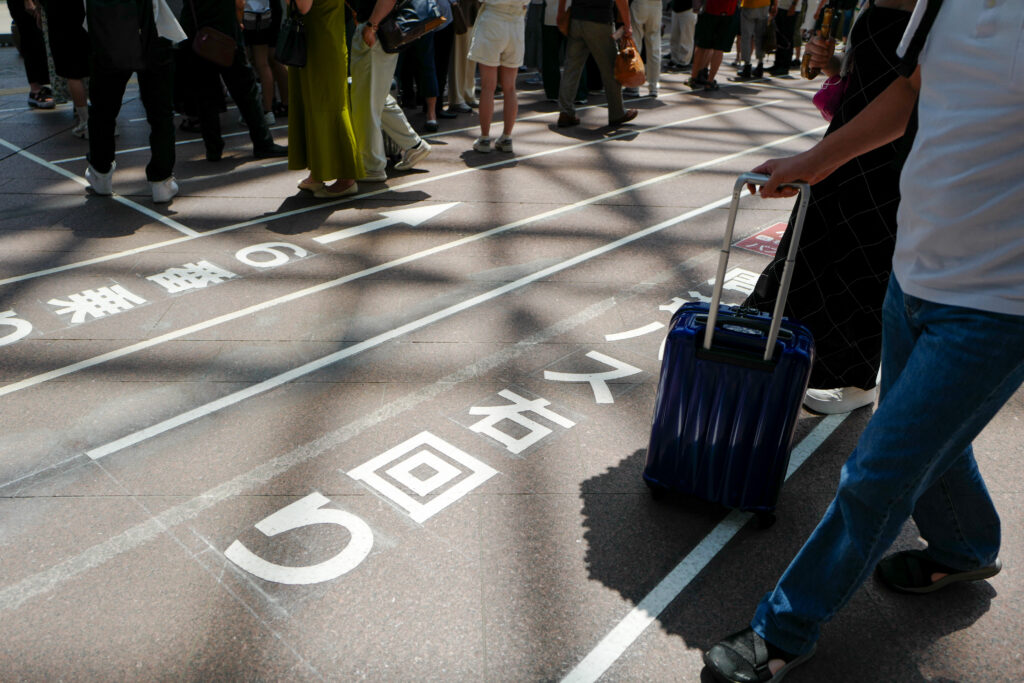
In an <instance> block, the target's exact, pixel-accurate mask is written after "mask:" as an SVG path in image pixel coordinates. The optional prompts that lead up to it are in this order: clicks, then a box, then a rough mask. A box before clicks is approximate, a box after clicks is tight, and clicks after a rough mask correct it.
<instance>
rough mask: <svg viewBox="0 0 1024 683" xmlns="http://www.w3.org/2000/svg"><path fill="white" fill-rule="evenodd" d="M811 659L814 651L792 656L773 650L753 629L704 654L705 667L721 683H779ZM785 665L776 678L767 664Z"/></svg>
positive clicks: (746, 630)
mask: <svg viewBox="0 0 1024 683" xmlns="http://www.w3.org/2000/svg"><path fill="white" fill-rule="evenodd" d="M813 656H814V648H811V651H810V652H808V653H807V654H805V655H799V656H798V655H793V654H790V653H788V652H784V651H782V650H780V649H779V648H777V647H775V646H774V645H772V644H771V643H769V642H768V641H766V640H765V639H764V638H762V637H761V636H759V635H757V633H755V632H754V629H752V628H745V629H743V630H742V631H740V632H738V633H734V634H732V635H731V636H729V637H728V638H725V639H724V640H722V641H721V642H720V643H717V644H716V645H714V646H713V647H712V648H711V649H710V650H708V651H707V652H705V653H704V665H705V666H707V668H708V670H710V671H711V673H712V675H713V676H714V677H715V680H716V681H721V683H755V682H756V683H778V682H779V681H781V680H782V678H783V677H784V676H785V675H786V674H787V673H789V672H790V671H792V670H793V669H794V668H796V667H797V666H799V665H801V664H803V663H804V662H806V661H807V660H808V659H810V658H811V657H813ZM773 659H781V660H782V661H784V662H786V665H785V666H783V667H782V668H781V669H779V670H778V672H776V673H775V675H774V676H773V675H772V672H771V670H770V669H769V668H768V662H769V661H771V660H773Z"/></svg>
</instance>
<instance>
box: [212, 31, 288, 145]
mask: <svg viewBox="0 0 1024 683" xmlns="http://www.w3.org/2000/svg"><path fill="white" fill-rule="evenodd" d="M262 47H266V46H265V45H264V46H262ZM220 74H221V77H222V78H223V79H224V85H226V86H227V88H228V93H230V94H231V99H232V100H234V102H235V106H237V107H238V113H239V114H241V115H242V119H243V120H244V121H245V125H246V126H248V128H249V139H250V140H252V149H253V153H254V154H255V155H256V156H257V157H261V158H264V157H267V156H271V155H273V156H281V153H282V152H284V149H283V148H277V147H276V143H275V142H274V136H273V134H272V133H271V132H270V127H269V126H268V125H267V119H266V117H265V114H266V112H267V111H269V110H265V109H264V108H263V106H262V105H261V104H260V97H259V88H258V87H256V75H255V74H254V73H253V70H252V67H251V66H249V62H248V60H247V59H246V58H245V52H244V51H242V49H241V48H238V49H237V50H235V61H234V63H233V64H232V65H231V66H229V67H221V68H220ZM267 79H268V80H267V81H266V83H267V84H268V86H269V88H268V89H269V90H271V106H273V92H272V91H273V83H274V81H273V80H272V79H271V77H270V68H269V66H268V68H267ZM263 99H264V100H266V95H265V94H264V97H263Z"/></svg>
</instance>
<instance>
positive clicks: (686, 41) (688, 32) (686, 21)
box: [680, 11, 697, 66]
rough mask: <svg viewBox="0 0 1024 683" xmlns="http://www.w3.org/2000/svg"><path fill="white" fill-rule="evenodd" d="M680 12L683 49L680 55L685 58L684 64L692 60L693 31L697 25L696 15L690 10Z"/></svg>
mask: <svg viewBox="0 0 1024 683" xmlns="http://www.w3.org/2000/svg"><path fill="white" fill-rule="evenodd" d="M680 14H682V19H681V21H682V36H681V38H680V42H681V44H682V50H683V54H682V56H683V58H684V59H686V61H685V62H683V66H686V65H687V64H690V63H691V62H692V61H693V47H694V45H693V32H694V29H696V27H697V15H696V14H695V13H694V12H692V11H686V12H680Z"/></svg>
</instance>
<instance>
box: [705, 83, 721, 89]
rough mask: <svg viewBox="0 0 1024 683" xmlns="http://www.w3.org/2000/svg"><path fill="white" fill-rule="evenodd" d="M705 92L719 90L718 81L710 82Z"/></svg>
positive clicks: (706, 84) (706, 85)
mask: <svg viewBox="0 0 1024 683" xmlns="http://www.w3.org/2000/svg"><path fill="white" fill-rule="evenodd" d="M704 89H705V90H718V81H708V82H707V83H705V84H704Z"/></svg>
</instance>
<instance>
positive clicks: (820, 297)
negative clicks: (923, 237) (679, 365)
mask: <svg viewBox="0 0 1024 683" xmlns="http://www.w3.org/2000/svg"><path fill="white" fill-rule="evenodd" d="M909 19H910V13H909V12H902V11H899V10H893V9H886V8H881V7H875V6H874V5H873V4H872V6H871V7H869V8H868V9H866V10H865V11H864V13H863V14H862V15H861V17H860V19H859V20H858V21H857V23H856V25H855V26H854V28H853V35H852V36H851V41H850V42H851V45H852V49H853V53H852V54H851V55H850V64H851V66H850V68H849V71H848V75H847V78H848V79H850V81H849V84H848V85H847V89H846V93H845V94H844V96H843V101H842V103H841V104H840V108H839V110H838V111H837V112H836V114H835V118H833V120H832V123H831V125H830V126H829V128H828V131H827V132H826V133H825V134H826V135H828V134H829V133H831V132H832V131H834V130H836V129H837V128H839V127H840V126H842V125H843V124H844V123H845V122H847V121H849V120H850V119H852V118H853V117H854V116H856V115H857V114H858V113H859V112H860V111H861V110H862V109H864V107H866V106H867V104H868V103H869V102H871V100H873V99H874V98H875V97H877V96H878V95H879V94H880V93H881V92H882V91H883V90H885V88H886V87H888V85H889V84H890V83H891V82H892V81H893V80H894V79H895V78H896V76H897V72H896V68H897V66H898V64H899V59H898V58H897V56H896V46H897V45H898V44H899V42H900V38H901V37H902V36H903V32H904V29H906V26H907V23H908V21H909ZM915 130H916V121H914V122H912V123H911V126H910V127H909V128H908V132H907V134H906V135H905V136H904V137H903V138H901V139H900V140H897V141H896V142H893V143H891V144H888V145H885V146H884V147H880V148H878V149H876V150H874V151H872V152H868V153H867V154H864V155H862V156H859V157H857V158H856V159H854V160H852V161H850V162H849V163H847V164H845V165H843V166H841V167H840V168H839V169H837V170H836V171H835V172H834V173H833V174H832V175H831V176H829V177H828V178H826V179H825V180H823V181H821V182H820V183H818V184H817V185H815V186H814V187H813V188H812V189H811V201H810V205H809V207H808V210H807V218H806V221H805V223H804V231H803V235H802V237H801V243H800V246H799V250H798V255H797V260H796V266H795V270H794V273H793V282H792V285H791V287H790V291H789V298H788V300H787V301H786V315H788V316H791V317H793V318H795V319H796V320H799V321H800V322H802V323H803V324H804V325H806V326H807V327H808V328H809V329H810V330H811V332H812V333H813V334H814V341H815V346H816V360H815V363H814V368H813V369H812V371H811V380H810V386H811V387H814V388H819V389H831V388H837V387H850V386H854V387H861V388H863V389H870V388H871V387H873V386H874V385H875V377H876V375H877V374H878V367H879V363H880V356H881V346H882V312H881V309H882V300H883V298H884V296H885V289H886V285H887V282H888V280H889V271H890V270H891V268H892V252H893V247H894V244H895V241H896V208H897V206H898V205H899V201H900V192H899V175H900V169H901V168H902V165H903V160H904V159H905V157H906V153H907V152H908V151H909V149H910V143H911V141H912V139H913V134H914V131H915ZM795 216H796V212H795V209H794V213H793V215H791V216H790V226H792V224H793V221H794V220H795ZM789 244H790V232H789V231H788V230H787V232H786V234H785V235H784V236H783V238H782V242H781V244H780V245H779V251H778V254H777V256H776V257H775V259H774V260H773V261H772V262H771V263H770V264H769V265H768V267H767V268H766V269H765V270H764V272H763V273H762V274H761V277H760V279H759V281H758V284H757V287H756V288H755V290H754V293H753V294H751V295H750V297H749V298H748V299H747V305H750V306H754V307H756V308H759V309H761V310H765V311H771V310H772V308H773V307H774V305H775V297H776V295H777V293H778V288H779V279H780V277H781V275H782V268H783V262H784V259H785V256H786V252H787V251H788V250H789Z"/></svg>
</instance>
